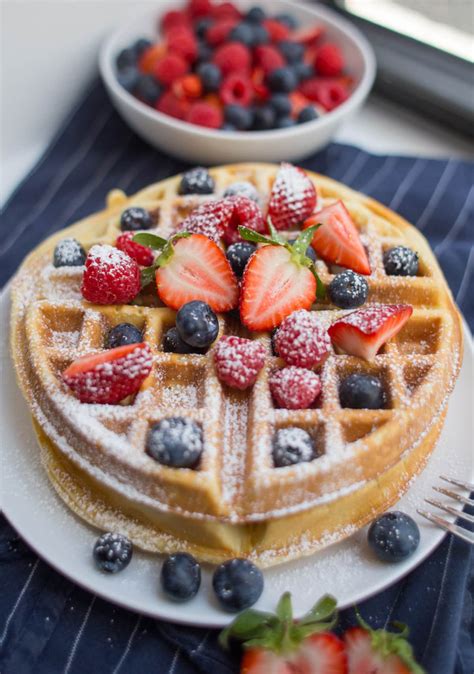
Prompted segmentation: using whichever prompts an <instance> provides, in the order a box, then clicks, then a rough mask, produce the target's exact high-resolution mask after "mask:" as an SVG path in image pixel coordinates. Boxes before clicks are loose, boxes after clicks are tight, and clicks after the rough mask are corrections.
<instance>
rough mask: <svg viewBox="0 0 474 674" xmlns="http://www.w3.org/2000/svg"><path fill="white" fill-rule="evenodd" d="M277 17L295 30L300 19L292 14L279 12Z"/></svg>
mask: <svg viewBox="0 0 474 674" xmlns="http://www.w3.org/2000/svg"><path fill="white" fill-rule="evenodd" d="M275 19H276V20H277V21H279V22H280V23H283V24H284V25H285V26H288V28H289V29H290V30H295V28H298V25H299V24H298V21H297V20H296V19H295V17H294V16H292V15H291V14H277V15H276V16H275Z"/></svg>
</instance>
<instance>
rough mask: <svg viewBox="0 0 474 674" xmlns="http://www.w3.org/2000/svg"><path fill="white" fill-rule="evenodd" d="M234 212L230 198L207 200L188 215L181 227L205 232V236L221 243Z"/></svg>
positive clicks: (198, 232)
mask: <svg viewBox="0 0 474 674" xmlns="http://www.w3.org/2000/svg"><path fill="white" fill-rule="evenodd" d="M233 212H234V205H233V204H232V203H231V202H230V201H229V200H228V199H218V200H217V201H206V202H205V203H203V204H200V205H199V206H198V207H197V208H195V209H194V210H193V211H191V213H190V214H189V215H188V217H187V218H185V219H184V220H183V221H182V222H181V224H180V226H179V229H180V231H182V232H191V233H193V234H204V236H207V237H208V238H209V239H212V240H213V241H215V242H216V243H219V241H220V240H221V239H222V237H223V236H224V233H225V231H226V229H227V227H228V225H229V223H230V220H231V218H232V214H233Z"/></svg>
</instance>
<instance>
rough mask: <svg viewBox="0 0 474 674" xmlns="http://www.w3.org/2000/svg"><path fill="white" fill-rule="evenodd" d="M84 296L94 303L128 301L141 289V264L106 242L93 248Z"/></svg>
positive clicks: (84, 276)
mask: <svg viewBox="0 0 474 674" xmlns="http://www.w3.org/2000/svg"><path fill="white" fill-rule="evenodd" d="M81 292H82V296H83V297H84V299H86V300H88V301H89V302H94V304H127V302H131V301H132V300H133V299H134V298H135V297H136V296H137V295H138V293H139V292H140V268H139V266H138V264H137V263H136V262H135V260H132V258H131V257H130V256H129V255H127V253H124V252H123V251H121V250H119V249H118V248H113V247H112V246H109V245H107V244H104V245H95V246H92V248H91V249H90V251H89V253H88V255H87V258H86V262H85V270H84V275H83V277H82V285H81Z"/></svg>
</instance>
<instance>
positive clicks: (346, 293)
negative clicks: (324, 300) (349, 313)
mask: <svg viewBox="0 0 474 674" xmlns="http://www.w3.org/2000/svg"><path fill="white" fill-rule="evenodd" d="M327 290H328V295H329V299H330V300H331V302H332V303H333V304H335V305H336V307H340V308H341V309H355V308H356V307H360V306H361V305H362V304H364V302H366V301H367V296H368V294H369V284H368V283H367V281H366V280H365V278H364V277H363V276H361V275H360V274H356V273H355V271H352V270H351V269H347V270H346V271H342V272H341V273H340V274H336V276H335V277H334V278H333V279H332V281H331V283H330V284H329V286H328V289H327Z"/></svg>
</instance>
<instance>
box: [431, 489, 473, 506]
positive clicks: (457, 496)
mask: <svg viewBox="0 0 474 674" xmlns="http://www.w3.org/2000/svg"><path fill="white" fill-rule="evenodd" d="M433 489H434V490H435V491H438V492H439V493H440V494H444V495H445V496H449V497H450V498H453V499H454V500H455V501H459V503H464V504H465V505H470V506H474V499H472V498H468V497H467V496H461V494H456V492H455V491H451V490H450V489H444V488H443V487H433Z"/></svg>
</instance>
